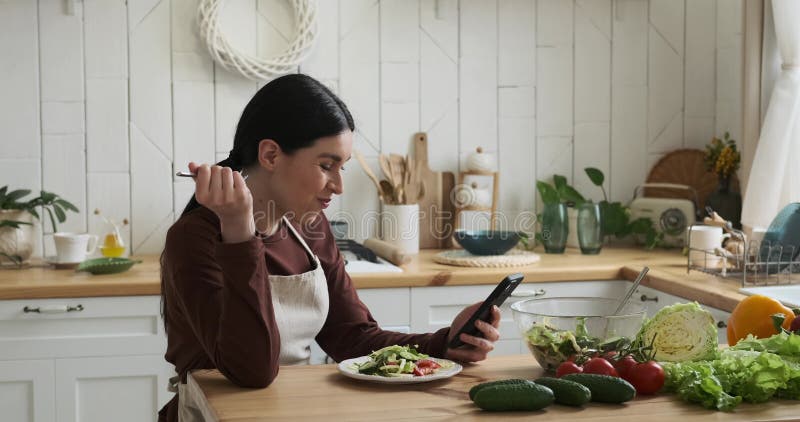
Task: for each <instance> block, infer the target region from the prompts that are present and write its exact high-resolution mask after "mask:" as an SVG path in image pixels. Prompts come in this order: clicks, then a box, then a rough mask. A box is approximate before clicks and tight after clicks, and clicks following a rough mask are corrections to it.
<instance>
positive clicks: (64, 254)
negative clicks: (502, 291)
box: [53, 232, 97, 264]
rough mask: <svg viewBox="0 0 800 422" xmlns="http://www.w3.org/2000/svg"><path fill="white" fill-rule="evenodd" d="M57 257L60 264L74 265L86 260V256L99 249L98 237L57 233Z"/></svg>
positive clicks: (55, 236) (54, 238)
mask: <svg viewBox="0 0 800 422" xmlns="http://www.w3.org/2000/svg"><path fill="white" fill-rule="evenodd" d="M53 240H55V242H56V255H57V258H56V260H57V262H58V263H59V264H74V263H78V262H82V261H83V260H85V259H86V255H88V254H90V253H92V252H94V249H95V248H96V247H97V236H95V235H93V234H86V233H82V234H78V233H63V232H59V233H55V234H53Z"/></svg>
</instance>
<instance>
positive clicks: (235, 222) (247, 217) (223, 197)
mask: <svg viewBox="0 0 800 422" xmlns="http://www.w3.org/2000/svg"><path fill="white" fill-rule="evenodd" d="M189 171H190V172H192V173H194V174H196V175H197V176H196V177H195V179H194V180H195V190H194V195H195V198H196V199H197V202H198V203H200V204H201V205H203V206H204V207H206V208H208V209H210V210H211V211H214V213H215V214H217V217H219V221H220V225H221V226H222V227H221V228H222V241H223V242H225V243H238V242H244V241H246V240H248V239H250V238H252V237H253V234H254V233H255V231H256V226H255V222H254V220H253V196H252V195H251V194H250V189H248V188H247V184H246V183H245V182H244V178H243V177H242V175H241V173H239V172H238V171H233V170H232V169H231V168H230V167H220V166H209V165H208V164H196V163H194V162H191V163H189Z"/></svg>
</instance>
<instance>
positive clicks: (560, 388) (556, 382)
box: [534, 377, 592, 406]
mask: <svg viewBox="0 0 800 422" xmlns="http://www.w3.org/2000/svg"><path fill="white" fill-rule="evenodd" d="M534 382H535V383H537V384H541V385H543V386H545V387H547V388H549V389H551V390H553V394H554V395H555V396H556V403H558V404H563V405H566V406H583V405H584V404H586V403H589V401H591V400H592V392H591V391H590V390H589V389H588V388H587V387H586V386H585V385H583V384H578V383H577V382H575V381H570V380H565V379H559V378H550V377H544V378H539V379H537V380H536V381H534Z"/></svg>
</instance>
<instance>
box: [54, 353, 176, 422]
mask: <svg viewBox="0 0 800 422" xmlns="http://www.w3.org/2000/svg"><path fill="white" fill-rule="evenodd" d="M170 371H171V367H170V365H169V364H168V363H167V362H166V361H165V360H164V357H163V356H160V355H155V356H152V355H151V356H124V357H100V358H77V359H58V360H56V378H55V379H56V384H55V386H56V388H55V391H56V412H57V414H58V422H103V421H109V420H113V421H119V422H128V421H129V422H138V421H147V420H153V419H155V415H156V414H157V413H158V410H159V409H161V406H163V404H164V403H166V401H168V400H169V399H170V398H171V396H172V393H169V392H168V391H167V388H166V386H167V383H168V381H169V377H170Z"/></svg>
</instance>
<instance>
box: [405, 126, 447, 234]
mask: <svg viewBox="0 0 800 422" xmlns="http://www.w3.org/2000/svg"><path fill="white" fill-rule="evenodd" d="M414 159H415V160H416V162H417V166H418V168H419V172H418V173H417V175H418V176H419V179H418V180H419V181H420V182H421V184H424V188H423V189H424V196H423V197H422V199H421V200H420V201H419V210H420V218H419V247H420V248H421V249H425V248H428V249H430V248H448V247H449V246H450V236H451V235H452V234H453V203H452V202H451V201H450V192H451V191H452V190H453V188H454V187H455V184H456V178H455V175H454V174H453V173H452V172H449V171H444V172H436V171H433V170H431V169H430V167H428V135H427V134H425V133H424V132H419V133H417V134H415V135H414Z"/></svg>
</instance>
